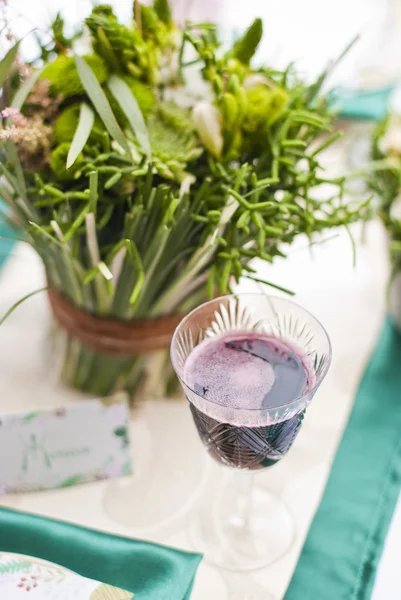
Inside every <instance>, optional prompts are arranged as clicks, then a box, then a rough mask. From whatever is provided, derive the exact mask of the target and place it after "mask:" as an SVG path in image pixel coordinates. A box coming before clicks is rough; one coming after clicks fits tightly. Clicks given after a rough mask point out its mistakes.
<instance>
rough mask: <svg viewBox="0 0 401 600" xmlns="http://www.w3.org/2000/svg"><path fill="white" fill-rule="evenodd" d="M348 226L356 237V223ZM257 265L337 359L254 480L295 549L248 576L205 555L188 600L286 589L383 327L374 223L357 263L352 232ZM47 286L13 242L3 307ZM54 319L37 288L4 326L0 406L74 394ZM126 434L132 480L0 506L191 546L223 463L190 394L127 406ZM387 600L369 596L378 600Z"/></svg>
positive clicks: (382, 276)
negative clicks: (297, 427) (63, 383)
mask: <svg viewBox="0 0 401 600" xmlns="http://www.w3.org/2000/svg"><path fill="white" fill-rule="evenodd" d="M354 231H355V234H356V235H357V236H359V235H360V229H359V226H357V227H356V228H355V230H354ZM259 273H260V275H261V276H263V277H265V278H268V279H270V280H271V281H274V282H276V283H278V284H280V285H283V286H287V287H290V288H291V289H293V290H294V291H296V292H297V298H296V299H297V301H298V302H299V303H300V304H302V305H304V306H305V307H306V308H307V309H309V310H310V311H311V312H312V313H314V314H315V315H316V316H317V317H318V318H319V319H320V320H321V321H322V322H323V323H324V324H325V326H326V328H327V330H328V332H329V334H330V337H331V339H332V342H333V363H332V367H331V369H330V372H329V374H328V376H327V378H326V381H325V382H324V383H323V385H322V386H321V388H320V389H319V392H318V394H317V395H316V397H315V399H314V401H313V402H312V404H311V406H310V407H309V409H308V413H307V418H306V419H305V425H304V427H303V428H302V430H301V432H300V434H299V436H298V438H297V439H296V441H295V443H294V446H293V448H292V450H291V452H290V453H289V455H288V456H287V457H286V458H285V459H284V460H283V461H282V462H281V463H280V464H278V465H277V466H276V467H275V468H274V469H271V470H266V471H265V472H264V473H262V474H261V475H259V482H260V484H261V485H266V486H267V487H268V488H269V489H271V490H273V491H275V492H276V493H277V494H279V495H280V496H281V497H282V498H283V499H284V500H285V502H286V503H287V505H288V506H289V507H290V509H291V511H292V513H293V515H294V517H295V520H296V528H297V533H296V540H295V543H294V545H293V547H292V548H291V550H290V551H289V552H288V553H287V554H286V555H285V556H284V557H283V558H281V559H280V560H278V561H277V562H276V563H275V564H273V565H271V566H270V567H268V568H264V569H261V570H259V571H256V572H252V573H251V574H242V575H241V574H235V573H224V572H222V571H219V570H218V569H215V568H214V567H212V566H209V565H207V564H206V563H205V562H203V563H202V564H201V566H200V568H199V571H198V575H197V577H196V582H195V587H194V592H193V600H201V599H203V598H206V597H207V598H209V599H210V600H226V599H227V600H228V599H230V600H232V599H233V598H246V599H248V598H249V599H253V598H254V599H255V600H256V599H258V598H263V599H266V591H267V590H268V591H269V592H270V593H271V594H272V597H273V598H275V599H276V600H278V599H280V598H282V597H283V594H284V591H285V589H286V587H287V585H288V582H289V579H290V577H291V574H292V572H293V570H294V567H295V565H296V562H297V559H298V556H299V553H300V551H301V548H302V544H303V541H304V539H305V536H306V533H307V531H308V528H309V524H310V522H311V519H312V517H313V514H314V511H315V509H316V507H317V505H318V503H319V499H320V497H321V494H322V491H323V489H324V485H325V481H326V478H327V475H328V473H329V469H330V463H331V461H332V458H333V456H334V453H335V450H336V447H337V444H338V441H339V439H340V436H341V433H342V431H343V427H344V425H345V423H346V421H347V416H348V414H349V411H350V409H351V406H352V401H353V399H354V396H355V392H356V389H357V386H358V381H359V379H360V376H361V374H362V372H363V369H364V366H365V364H366V361H367V360H368V358H369V354H370V352H371V350H372V348H373V346H374V343H375V340H376V338H377V336H378V333H379V330H380V327H381V324H382V320H383V316H384V311H385V284H386V279H387V276H388V266H387V257H386V248H385V236H384V233H383V231H382V228H381V226H380V224H379V223H377V222H374V223H371V224H370V225H369V226H368V227H367V230H366V241H365V243H364V245H361V246H360V247H359V249H358V260H357V265H356V268H355V269H354V268H353V266H352V250H351V244H350V240H349V238H348V236H347V235H346V233H345V232H340V233H339V235H338V236H337V237H335V238H334V239H331V240H329V241H326V242H325V243H324V244H322V245H320V246H318V247H315V248H314V250H313V252H312V253H311V251H310V249H309V248H308V247H307V241H306V240H299V241H298V243H297V244H296V246H295V247H293V248H292V249H291V252H290V256H289V258H288V260H286V261H284V260H278V261H277V263H276V264H275V265H274V266H265V265H264V264H260V265H259ZM42 285H43V272H42V267H41V264H40V263H39V260H38V259H37V257H36V255H35V254H34V253H33V252H32V250H31V249H30V247H29V246H27V245H23V244H19V245H17V246H16V248H15V251H14V254H13V256H12V257H11V258H10V259H9V261H8V262H7V263H6V265H5V267H4V269H3V271H2V272H1V274H0V314H3V313H4V312H5V311H6V310H7V308H8V307H9V306H10V305H12V304H13V303H14V302H15V301H16V300H17V299H19V298H21V297H22V296H23V295H25V294H26V293H28V292H30V291H32V290H34V289H38V288H39V287H41V286H42ZM250 290H255V284H254V283H253V282H248V283H246V284H244V285H242V286H241V291H250ZM49 320H50V319H49V308H48V305H47V300H46V297H45V294H39V295H37V296H35V297H32V298H31V299H30V300H29V301H27V302H26V303H24V304H22V305H21V306H20V307H19V308H18V310H17V311H15V313H13V314H12V315H11V316H10V318H9V319H8V320H7V321H6V323H5V324H4V325H3V326H2V327H1V330H0V340H1V343H0V373H1V377H0V398H1V412H2V413H7V412H17V411H21V410H28V409H30V408H31V407H33V406H34V407H35V408H42V407H43V408H44V407H50V406H57V405H62V404H67V403H72V402H78V401H79V395H78V394H76V393H75V392H72V391H70V390H66V389H62V388H60V387H59V386H57V383H56V381H55V379H54V376H53V370H52V368H51V363H52V360H51V357H49V356H48V354H47V353H46V351H45V349H46V338H47V335H48V325H49ZM166 423H168V427H166ZM132 440H133V449H132V450H133V456H134V462H135V474H134V475H133V476H132V477H129V478H124V479H123V480H119V481H118V482H111V481H103V482H98V483H94V484H89V485H84V486H77V487H73V488H70V489H65V490H54V491H48V492H40V493H30V494H25V495H24V494H22V495H18V496H17V495H10V496H3V497H2V498H1V499H0V504H1V505H4V506H9V507H15V508H17V509H20V510H26V511H32V512H35V513H40V514H42V515H46V516H49V517H55V518H60V519H64V520H68V521H71V522H74V523H79V524H81V525H85V526H88V527H94V528H98V529H102V530H105V531H110V532H114V533H117V534H121V535H126V536H132V537H139V538H143V539H149V540H153V541H156V542H160V543H164V544H168V545H173V546H177V547H180V548H183V549H191V543H190V541H189V539H188V535H187V533H188V531H187V530H188V522H189V519H190V517H191V514H192V513H193V511H194V508H195V506H196V505H197V503H202V502H203V501H205V498H207V497H208V494H209V493H210V491H211V490H213V489H215V484H216V483H217V482H218V481H219V476H220V474H221V471H220V468H219V467H218V465H214V464H211V462H209V459H208V458H207V456H206V453H205V451H204V449H203V448H202V446H201V444H200V442H199V440H198V436H197V434H196V432H195V429H194V426H193V424H192V421H191V417H190V412H189V410H188V407H187V404H186V402H185V401H184V400H182V399H181V400H173V401H172V400H169V401H167V400H158V401H150V400H145V401H143V402H142V403H141V404H140V405H138V406H137V407H136V408H135V409H134V410H133V414H132ZM156 458H157V460H156ZM160 490H163V497H162V499H161V498H160ZM121 507H122V508H123V509H121ZM130 508H132V512H131V514H128V512H129V509H130ZM399 512H400V513H401V511H399ZM398 521H399V523H398V526H397V528H396V529H395V531H392V535H391V536H390V538H391V539H390V538H389V542H388V544H387V546H388V547H387V549H386V555H388V557H389V558H390V560H389V561H387V563H386V565H387V566H386V568H383V569H381V571H380V574H381V577H382V578H383V581H384V582H391V581H393V580H394V577H396V573H397V571H398V566H397V565H396V564H395V563H396V560H395V557H396V552H395V548H396V546H397V540H398V545H399V540H400V539H401V516H400V518H398ZM393 559H394V560H393ZM392 565H393V566H392ZM390 587H391V586H390ZM399 589H400V588H399ZM245 590H246V593H245ZM382 597H384V596H381V595H380V596H378V595H377V594H376V599H377V600H380V598H382ZM386 597H387V596H386ZM389 597H390V596H389Z"/></svg>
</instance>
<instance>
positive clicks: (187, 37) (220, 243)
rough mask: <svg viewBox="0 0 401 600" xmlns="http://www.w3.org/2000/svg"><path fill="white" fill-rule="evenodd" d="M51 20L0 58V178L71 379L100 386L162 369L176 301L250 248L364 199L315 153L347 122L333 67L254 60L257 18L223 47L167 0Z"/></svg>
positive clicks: (271, 250) (335, 217)
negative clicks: (30, 52) (332, 94)
mask: <svg viewBox="0 0 401 600" xmlns="http://www.w3.org/2000/svg"><path fill="white" fill-rule="evenodd" d="M51 36H52V41H51V42H50V43H47V44H43V43H42V42H40V55H39V56H38V58H37V60H35V61H34V62H33V63H31V64H24V63H23V62H21V60H20V59H18V43H15V45H13V46H12V47H11V49H10V50H9V52H8V53H7V54H6V56H5V57H4V59H3V61H2V62H1V64H0V85H2V86H3V91H2V97H1V100H2V104H3V108H2V113H1V114H2V119H3V127H2V129H1V130H0V140H1V153H2V161H1V166H0V169H1V174H2V179H1V183H0V195H1V196H2V197H3V199H4V200H5V201H6V202H7V203H8V204H9V206H10V207H11V209H12V214H13V215H14V217H16V218H17V220H18V224H19V227H20V231H22V232H23V235H24V239H25V240H26V241H27V242H29V243H30V244H31V245H32V246H33V248H34V249H35V250H36V251H37V253H38V254H39V256H40V257H41V259H42V261H43V264H44V267H45V272H46V276H47V285H46V288H47V293H48V295H49V299H50V304H51V307H52V310H53V313H54V317H55V324H56V326H57V328H58V329H59V330H60V331H61V332H62V339H63V353H64V354H63V356H64V360H63V369H62V374H63V377H64V379H65V380H66V381H67V382H68V383H69V384H71V385H73V386H76V387H77V388H80V389H82V390H86V391H89V392H91V393H94V394H98V395H105V394H109V393H111V392H113V391H114V390H116V389H118V388H126V389H130V390H134V389H137V388H138V386H139V385H140V383H141V382H142V381H143V379H144V376H145V375H146V373H147V372H149V370H150V372H151V374H152V375H153V379H154V380H157V381H159V382H162V383H164V384H167V382H168V377H166V376H165V375H162V374H161V371H160V369H162V368H164V366H165V365H167V364H168V356H167V352H166V348H167V347H168V344H169V341H170V339H171V334H172V331H173V329H174V326H175V325H176V324H177V322H178V320H179V319H180V317H181V316H182V314H185V313H186V312H188V311H189V310H191V309H192V308H194V307H195V306H196V305H198V304H199V303H200V302H202V301H204V300H205V299H207V297H209V298H212V297H214V296H216V295H218V294H225V293H227V292H229V291H230V289H231V286H232V284H233V282H238V281H239V280H240V279H241V278H242V277H249V278H251V279H252V278H255V279H256V280H258V278H257V274H256V273H255V270H254V268H253V266H252V260H253V259H254V258H259V259H263V260H265V261H267V262H272V261H273V260H274V259H275V257H277V256H281V257H283V256H285V253H286V248H287V247H288V245H289V244H291V243H292V242H293V241H294V239H295V238H296V237H297V236H299V235H301V234H306V236H308V237H309V238H312V236H313V235H314V234H315V233H318V232H322V231H323V230H325V229H327V228H333V227H339V226H347V225H348V224H349V223H351V222H353V221H355V220H357V219H359V218H360V217H361V216H363V215H364V214H365V209H366V205H365V204H363V205H360V206H352V205H350V204H347V203H345V202H343V196H344V181H345V178H344V177H338V178H335V179H330V178H328V177H327V175H326V174H325V172H324V168H323V166H322V165H321V162H320V160H321V153H322V152H323V151H324V150H325V149H326V148H327V147H328V146H330V145H331V144H332V143H334V142H335V141H336V140H337V139H338V137H339V136H340V134H339V133H338V132H336V133H332V121H333V114H332V113H331V112H330V110H329V107H328V103H327V101H326V99H325V97H324V96H323V95H322V94H321V87H322V84H323V83H324V81H325V78H326V75H327V73H328V71H326V72H325V73H323V74H322V76H321V77H319V79H318V80H317V81H315V82H313V83H311V84H309V83H305V82H303V81H302V79H300V78H299V77H298V76H297V73H296V72H295V70H294V68H293V65H290V66H289V67H288V68H287V69H285V70H283V71H281V70H277V69H275V68H274V66H270V65H263V66H259V67H253V66H252V65H251V61H252V58H253V56H254V53H255V51H256V49H257V46H258V44H259V41H260V39H261V37H262V22H261V21H260V19H256V20H255V21H254V22H253V23H252V25H251V26H250V28H249V29H248V30H247V31H246V32H245V34H244V35H243V37H242V38H240V39H238V40H237V41H236V42H235V43H234V44H233V45H232V47H230V48H228V49H225V50H223V48H222V47H221V45H220V43H219V41H218V37H217V33H216V27H215V26H214V25H213V24H210V23H203V24H190V23H187V24H186V25H185V26H183V27H180V26H178V25H177V24H175V23H174V21H173V20H172V17H171V12H170V8H169V5H168V3H167V0H154V3H153V6H144V5H141V4H140V3H139V2H136V3H135V4H134V7H133V19H132V22H131V23H129V24H122V23H120V22H119V21H118V20H117V18H116V16H115V15H114V13H113V10H112V8H111V7H110V6H109V5H104V4H102V5H99V6H96V7H95V8H94V9H93V11H92V13H91V14H90V15H89V16H88V18H87V19H86V21H85V23H84V24H83V26H82V27H81V28H80V29H79V31H77V33H76V34H75V35H74V36H73V37H71V38H69V37H67V36H66V35H65V33H64V27H63V21H62V19H61V17H60V16H59V15H58V16H57V18H56V20H55V22H54V23H53V25H52V31H51ZM38 39H39V41H40V36H39V37H38ZM85 44H86V46H87V47H86V49H85V50H83V51H82V48H83V47H85ZM323 188H328V190H329V193H326V192H325V193H322V190H323ZM322 197H323V198H325V199H323V200H322ZM265 283H266V284H267V285H273V284H271V283H268V282H265Z"/></svg>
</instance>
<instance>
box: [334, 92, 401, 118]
mask: <svg viewBox="0 0 401 600" xmlns="http://www.w3.org/2000/svg"><path fill="white" fill-rule="evenodd" d="M393 90H394V86H387V87H384V88H381V89H378V90H371V91H367V92H358V91H354V90H347V89H342V88H339V89H335V90H332V91H331V92H330V95H329V98H330V103H331V106H332V108H333V109H335V110H336V111H338V114H339V116H340V117H342V118H344V119H350V120H374V121H378V120H380V119H382V118H383V117H384V116H385V114H386V111H387V104H388V101H389V98H390V95H391V93H392V92H393Z"/></svg>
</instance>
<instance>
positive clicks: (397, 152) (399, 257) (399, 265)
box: [367, 114, 401, 274]
mask: <svg viewBox="0 0 401 600" xmlns="http://www.w3.org/2000/svg"><path fill="white" fill-rule="evenodd" d="M371 156H372V158H373V160H374V161H375V163H374V165H375V169H374V170H372V171H370V172H369V175H368V179H367V182H368V187H369V188H370V190H371V191H373V192H374V193H375V194H376V196H377V197H378V200H379V205H378V213H379V216H380V218H381V220H382V222H383V224H384V226H385V228H386V230H387V232H388V234H389V237H390V259H391V263H392V271H393V274H395V273H397V272H399V271H400V269H401V210H400V189H401V117H400V116H398V115H391V114H388V115H386V117H385V118H384V119H383V120H382V121H381V122H380V123H378V125H377V126H376V127H375V129H374V131H373V135H372V147H371Z"/></svg>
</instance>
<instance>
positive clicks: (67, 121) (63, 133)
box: [53, 104, 79, 144]
mask: <svg viewBox="0 0 401 600" xmlns="http://www.w3.org/2000/svg"><path fill="white" fill-rule="evenodd" d="M78 117H79V104H71V105H70V106H68V107H67V108H65V109H64V110H63V111H62V112H61V113H60V114H59V116H58V117H57V119H56V121H55V123H54V127H53V139H54V141H55V142H56V143H57V144H61V143H62V142H71V141H72V138H73V137H74V132H75V130H76V128H77V125H78Z"/></svg>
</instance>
